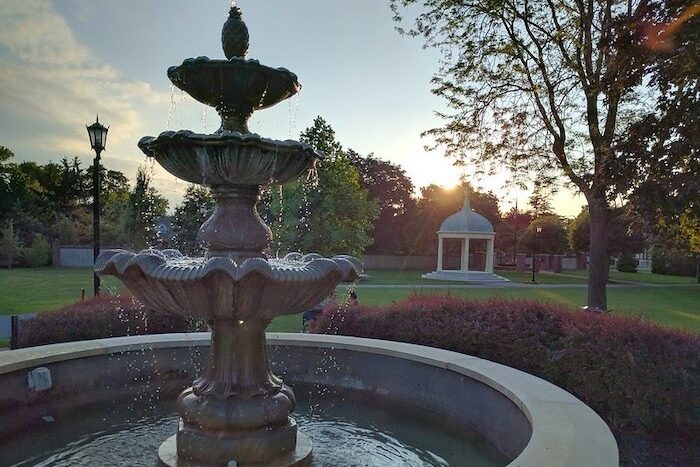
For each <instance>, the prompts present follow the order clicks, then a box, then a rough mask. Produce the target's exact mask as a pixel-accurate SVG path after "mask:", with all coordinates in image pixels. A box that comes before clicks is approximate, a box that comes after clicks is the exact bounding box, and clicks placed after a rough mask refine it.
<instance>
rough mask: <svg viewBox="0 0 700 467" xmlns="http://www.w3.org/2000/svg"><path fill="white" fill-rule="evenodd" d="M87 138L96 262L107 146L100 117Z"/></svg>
mask: <svg viewBox="0 0 700 467" xmlns="http://www.w3.org/2000/svg"><path fill="white" fill-rule="evenodd" d="M86 128H87V132H88V136H89V137H90V146H92V149H94V150H95V160H94V163H93V166H92V200H93V201H92V248H93V259H94V260H96V259H97V256H98V255H99V254H100V154H101V153H102V151H104V149H105V145H106V144H107V131H108V130H109V128H108V127H105V126H104V125H102V124H101V123H100V116H99V115H98V116H97V121H96V122H95V123H93V124H92V125H90V126H87V127H86ZM93 283H94V295H95V296H98V295H99V294H100V278H99V276H98V275H97V274H95V273H93Z"/></svg>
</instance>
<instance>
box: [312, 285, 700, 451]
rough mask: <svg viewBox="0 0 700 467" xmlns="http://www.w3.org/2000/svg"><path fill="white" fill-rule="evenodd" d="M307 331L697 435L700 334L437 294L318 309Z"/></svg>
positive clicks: (615, 417)
mask: <svg viewBox="0 0 700 467" xmlns="http://www.w3.org/2000/svg"><path fill="white" fill-rule="evenodd" d="M314 331H315V332H322V333H331V334H344V335H350V336H358V337H370V338H376V339H387V340H394V341H401V342H410V343H415V344H421V345H427V346H431V347H439V348H442V349H447V350H452V351H456V352H461V353H464V354H469V355H475V356H478V357H481V358H485V359H487V360H492V361H494V362H498V363H502V364H504V365H508V366H511V367H514V368H517V369H520V370H523V371H526V372H528V373H531V374H534V375H536V376H539V377H541V378H544V379H546V380H547V381H550V382H552V383H554V384H556V385H557V386H560V387H562V388H564V389H566V390H567V391H569V392H571V393H572V394H574V395H575V396H576V397H578V398H579V399H581V400H582V401H584V402H585V403H586V404H588V405H589V406H590V407H592V408H593V409H594V410H595V411H596V412H597V413H598V414H599V415H600V416H601V417H602V418H603V419H605V421H606V422H607V423H608V424H609V425H610V426H611V428H613V429H617V430H624V431H631V432H636V433H643V434H647V435H653V434H655V433H656V434H659V433H661V434H663V435H666V436H668V435H669V433H672V434H673V436H681V435H685V436H691V437H692V436H697V435H698V434H700V429H699V428H700V421H699V418H700V407H699V406H698V400H699V399H698V396H699V392H698V388H699V387H700V374H699V365H700V337H698V336H697V335H694V334H690V333H685V332H682V331H678V330H671V329H667V328H663V327H659V326H656V325H652V324H648V323H646V322H643V321H640V320H636V319H633V318H627V317H621V316H615V315H611V314H605V315H601V314H594V313H590V312H584V311H581V310H579V309H576V308H571V307H564V306H561V305H555V304H549V303H542V302H536V301H529V300H506V299H497V298H494V299H487V300H469V299H463V298H459V297H451V296H446V295H442V296H438V295H413V296H410V297H409V298H408V299H406V300H405V301H402V302H399V303H394V304H391V305H388V306H385V307H365V306H357V307H352V308H341V309H337V308H335V309H327V310H326V311H325V312H324V314H323V315H322V317H321V318H320V319H319V320H318V321H317V322H316V324H315V326H314ZM668 430H670V431H668ZM691 439H692V438H691Z"/></svg>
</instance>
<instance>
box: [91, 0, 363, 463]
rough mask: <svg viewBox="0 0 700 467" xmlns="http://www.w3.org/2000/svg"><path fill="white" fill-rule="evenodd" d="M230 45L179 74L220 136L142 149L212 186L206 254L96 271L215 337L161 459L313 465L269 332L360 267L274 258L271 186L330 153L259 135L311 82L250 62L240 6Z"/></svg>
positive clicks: (106, 256) (203, 231) (137, 257)
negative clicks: (264, 211) (264, 119)
mask: <svg viewBox="0 0 700 467" xmlns="http://www.w3.org/2000/svg"><path fill="white" fill-rule="evenodd" d="M222 44H223V48H224V53H225V55H226V57H227V60H210V59H208V58H206V57H200V58H196V59H187V60H185V61H184V63H183V64H182V65H180V66H178V67H171V68H170V69H169V70H168V77H169V78H170V79H171V81H172V82H173V84H174V85H175V86H178V87H179V88H181V89H183V90H184V91H186V92H187V93H188V94H190V95H191V96H192V97H194V98H195V99H197V100H199V101H200V102H203V103H205V104H207V105H210V106H213V107H215V108H216V110H217V112H218V113H219V115H220V116H221V121H222V124H221V128H220V129H219V130H218V131H217V132H216V133H214V134H211V135H202V134H195V133H192V132H190V131H178V132H172V131H167V132H164V133H161V134H160V136H158V137H144V138H142V139H141V141H139V147H140V148H141V150H142V151H143V152H144V153H145V154H146V155H147V156H149V157H152V158H154V159H155V160H156V161H157V162H158V163H159V164H160V165H161V166H163V167H164V168H165V169H166V170H167V171H168V172H170V173H171V174H173V175H174V176H175V177H177V178H179V179H182V180H186V181H188V182H191V183H197V184H201V185H206V186H209V187H211V189H212V192H213V195H214V198H215V201H216V209H215V211H214V213H213V214H212V216H211V217H210V218H209V219H208V220H207V221H206V222H205V223H204V224H203V225H202V227H201V228H200V230H199V233H198V242H199V244H200V245H201V246H202V247H203V248H204V249H205V252H206V253H205V256H204V257H203V258H188V257H185V256H183V255H182V254H180V253H179V252H177V251H175V250H163V251H159V250H144V251H141V252H140V253H136V254H135V253H131V252H128V251H123V250H117V251H115V250H112V251H106V252H104V253H103V254H101V255H100V256H99V258H98V259H97V261H96V264H95V270H96V271H97V273H98V274H101V275H112V276H116V277H117V278H119V279H120V280H121V281H123V282H124V283H125V284H126V286H127V287H128V288H129V290H131V291H132V293H134V295H136V296H137V297H138V298H139V299H140V300H141V301H143V302H144V303H145V304H146V305H147V306H149V307H152V308H155V309H161V310H166V311H170V312H178V313H184V314H189V315H195V316H198V317H202V318H204V319H206V320H207V322H208V323H209V325H210V327H211V329H212V338H211V348H210V355H209V363H208V368H207V370H206V372H205V374H204V375H202V376H201V377H200V378H199V379H197V380H196V381H194V383H193V384H192V387H190V388H188V389H186V390H185V391H184V392H183V393H182V394H181V395H180V397H179V398H178V401H177V409H178V412H179V414H180V426H179V429H178V432H177V434H176V435H175V436H173V437H171V438H170V439H168V440H166V441H165V442H164V443H163V445H161V448H160V450H159V459H160V462H161V463H163V464H165V465H171V466H175V465H180V466H183V465H229V463H230V462H231V461H235V462H236V465H239V466H242V465H248V464H250V465H274V466H287V465H304V464H305V463H308V462H309V461H310V458H311V451H312V447H311V441H310V440H309V439H308V437H305V436H304V435H303V434H302V433H300V432H298V431H297V426H296V422H295V421H294V419H293V418H292V417H291V416H290V415H291V413H292V412H293V410H294V406H295V399H294V393H293V392H292V390H291V389H290V388H289V387H288V386H286V385H285V384H284V383H283V382H282V381H281V380H280V379H279V378H278V377H277V376H275V375H274V374H273V373H272V372H271V370H270V365H269V362H268V358H267V353H266V344H265V329H266V328H267V326H268V324H269V323H270V321H271V320H272V319H273V318H275V317H276V316H280V315H284V314H295V313H300V312H302V311H304V310H306V309H308V308H311V307H313V306H315V305H317V304H318V303H320V302H321V301H322V300H323V299H324V298H325V297H326V296H328V294H329V293H330V292H331V291H333V290H334V288H335V286H336V285H337V284H338V283H339V282H341V281H343V280H352V279H354V278H355V277H356V275H357V271H356V270H355V268H354V267H353V263H352V262H350V261H348V260H347V259H346V258H343V257H341V256H337V257H334V258H320V257H319V256H318V255H315V254H310V255H306V256H301V255H299V254H293V255H288V256H287V257H286V258H285V259H281V260H279V259H270V258H269V257H268V254H267V252H268V251H269V247H270V243H271V240H272V235H271V232H270V229H269V228H268V226H267V225H265V223H264V222H263V221H262V219H261V218H260V216H259V215H258V212H257V208H256V205H257V203H258V201H259V199H260V189H261V186H263V185H275V184H281V183H285V182H288V181H290V180H293V179H295V178H298V177H300V176H302V175H304V174H305V173H307V172H308V171H309V169H311V168H312V167H313V166H314V165H315V164H316V162H317V160H318V159H320V158H321V157H322V156H321V154H320V153H318V152H317V151H315V150H314V149H313V148H312V147H311V146H309V145H307V144H303V143H299V142H296V141H275V140H270V139H266V138H262V137H260V136H258V135H255V134H251V133H250V132H248V127H247V120H248V118H249V117H250V116H251V114H252V113H253V111H255V110H258V109H262V108H265V107H269V106H272V105H274V104H276V103H278V102H280V101H282V100H284V99H286V98H288V97H290V96H292V95H294V94H295V93H296V92H298V91H299V89H300V88H301V86H300V85H299V83H298V81H297V77H296V75H294V74H293V73H291V72H289V71H288V70H286V69H284V68H278V69H275V68H270V67H266V66H264V65H261V64H259V63H258V62H257V61H255V60H246V59H245V55H246V53H247V49H248V29H247V27H246V25H245V23H244V22H243V20H242V18H241V12H240V10H239V9H238V8H237V7H233V8H231V10H230V13H229V18H228V20H227V21H226V23H225V24H224V28H223V33H222Z"/></svg>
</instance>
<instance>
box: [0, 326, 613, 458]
mask: <svg viewBox="0 0 700 467" xmlns="http://www.w3.org/2000/svg"><path fill="white" fill-rule="evenodd" d="M267 340H268V344H269V345H278V346H301V347H308V348H319V349H323V348H326V349H334V350H335V349H339V350H347V351H351V352H364V353H368V354H379V355H384V356H389V357H395V358H400V359H406V360H410V361H415V362H419V363H422V364H426V365H430V366H434V367H438V368H441V369H444V370H445V371H452V372H456V373H458V374H461V375H464V376H467V377H469V378H472V379H474V380H477V381H479V382H481V383H483V384H485V385H486V386H488V387H490V388H492V389H493V390H495V391H498V392H500V393H501V394H503V395H504V396H505V397H507V398H508V399H510V400H511V401H512V402H513V403H514V404H515V405H516V406H517V407H518V408H519V409H520V410H522V412H523V413H524V414H525V416H526V417H527V419H528V421H529V422H530V425H531V427H532V436H531V438H530V440H529V442H528V443H527V445H526V446H525V448H524V450H523V451H522V452H521V453H520V454H519V455H518V456H517V457H516V458H515V459H514V460H513V461H512V462H511V463H510V464H508V465H509V466H511V467H516V466H520V467H541V466H543V465H557V466H569V467H588V466H591V465H596V466H600V467H606V466H610V467H613V466H617V465H619V455H618V449H617V443H616V441H615V438H614V437H613V435H612V433H611V432H610V429H609V428H608V426H607V425H606V424H605V422H603V420H602V419H601V418H600V417H599V416H598V415H597V414H596V413H595V412H594V411H593V410H592V409H590V408H589V407H588V406H586V405H585V404H584V403H583V402H581V401H580V400H579V399H577V398H576V397H574V396H573V395H571V394H570V393H568V392H566V391H564V390H563V389H561V388H559V387H557V386H555V385H553V384H551V383H549V382H547V381H544V380H542V379H540V378H537V377H535V376H533V375H530V374H528V373H524V372H522V371H519V370H516V369H514V368H510V367H507V366H504V365H500V364H498V363H494V362H491V361H488V360H484V359H481V358H477V357H472V356H469V355H464V354H459V353H456V352H451V351H447V350H441V349H435V348H432V347H425V346H420V345H415V344H406V343H401V342H391V341H382V340H375V339H366V338H359V337H348V336H333V335H320V334H295V333H267ZM209 342H210V333H207V332H200V333H184V334H179V333H173V334H154V335H144V336H130V337H113V338H108V339H95V340H89V341H78V342H67V343H62V344H52V345H45V346H39V347H30V348H26V349H20V350H13V351H8V352H2V353H0V375H4V374H8V373H12V372H15V371H20V370H24V369H29V368H34V367H38V366H42V365H47V364H50V363H56V362H61V361H66V360H72V359H79V358H84V357H91V356H98V355H108V354H114V353H121V352H133V351H144V350H148V349H162V348H179V347H198V346H206V345H209Z"/></svg>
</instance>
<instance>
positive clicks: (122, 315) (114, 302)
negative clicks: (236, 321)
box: [19, 294, 206, 347]
mask: <svg viewBox="0 0 700 467" xmlns="http://www.w3.org/2000/svg"><path fill="white" fill-rule="evenodd" d="M204 330H206V325H205V324H204V323H203V322H202V321H198V320H193V319H188V318H187V317H185V316H183V315H181V314H177V313H165V312H160V311H153V310H151V309H148V308H146V307H145V306H144V305H142V304H141V303H140V302H138V301H137V300H136V299H134V298H133V297H132V296H130V295H108V294H105V295H100V296H99V297H96V298H93V299H90V300H85V301H82V302H77V303H75V304H73V305H69V306H67V307H64V308H61V309H60V310H56V311H52V312H51V313H40V314H39V315H37V316H36V317H35V318H32V319H31V320H29V321H27V322H25V323H24V324H23V326H22V328H21V329H20V336H19V346H20V347H32V346H35V345H46V344H55V343H58V342H72V341H80V340H87V339H100V338H104V337H118V336H135V335H141V334H162V333H168V332H192V331H204Z"/></svg>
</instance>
